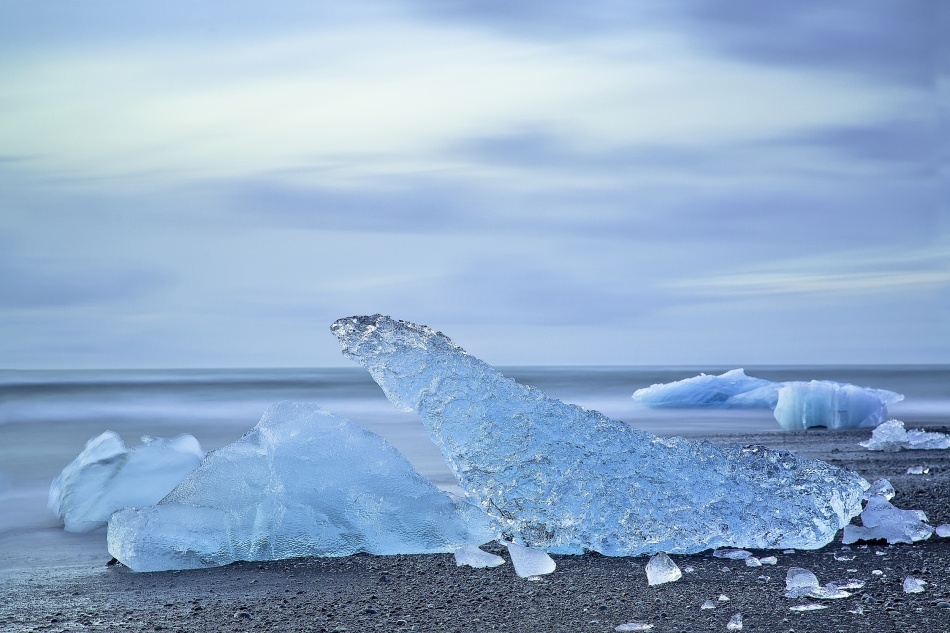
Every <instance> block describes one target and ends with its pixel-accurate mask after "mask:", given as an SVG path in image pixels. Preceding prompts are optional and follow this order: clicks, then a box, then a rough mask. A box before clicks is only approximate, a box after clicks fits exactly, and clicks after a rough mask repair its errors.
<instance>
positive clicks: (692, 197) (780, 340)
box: [0, 0, 950, 369]
mask: <svg viewBox="0 0 950 633" xmlns="http://www.w3.org/2000/svg"><path fill="white" fill-rule="evenodd" d="M940 4H941V3H940V2H939V1H938V0H929V1H921V0H861V1H860V2H858V1H853V0H847V1H843V2H836V3H826V2H823V1H816V0H807V1H803V0H772V1H770V2H738V1H736V0H704V1H699V0H696V1H687V0H669V1H665V2H657V3H653V2H642V3H630V2H620V1H615V0H588V1H587V2H574V1H571V2H567V1H562V0H545V1H544V2H541V1H538V0H507V1H504V2H501V1H496V0H480V1H474V0H472V1H468V0H432V1H424V0H389V1H387V2H369V1H364V0H351V1H348V2H345V3H341V2H322V1H316V0H308V1H294V0H288V1H285V2H259V1H251V0H228V1H223V0H222V1H207V0H205V1H202V0H188V1H182V0H166V1H165V2H161V3H155V2H145V1H140V0H89V1H86V2H80V1H79V0H50V1H48V2H22V1H11V0H0V368H7V369H41V368H50V369H53V368H57V369H60V368H63V369H65V368H68V369H83V368H89V369H95V368H126V367H129V368H131V367H141V368H149V367H156V368H175V367H309V366H346V365H348V364H349V363H348V362H347V361H346V360H345V359H343V358H342V356H341V355H340V352H339V345H338V343H337V342H336V340H335V339H334V338H333V336H332V335H331V334H330V332H329V325H330V324H331V323H332V322H333V321H334V320H335V319H337V318H341V317H345V316H350V315H354V314H373V313H383V314H389V315H391V316H393V317H396V318H401V319H406V320H410V321H415V322H419V323H425V324H427V325H430V326H432V327H433V328H436V329H438V330H441V331H443V332H445V333H446V334H448V335H449V336H450V337H451V338H452V339H453V340H454V341H455V342H456V343H458V344H459V345H461V346H462V347H464V348H465V349H467V350H468V351H469V352H471V353H473V354H475V355H476V356H478V357H480V358H482V359H484V360H486V361H488V362H490V363H494V364H500V365H545V364H556V365H574V364H576V365H715V366H736V367H738V366H744V365H762V364H865V363H875V364H881V363H950V205H948V200H950V186H948V168H947V156H948V152H947V143H946V139H947V138H948V131H950V130H948V125H947V121H948V119H947V116H946V114H947V103H948V100H950V99H948V91H947V87H948V85H950V84H948V81H947V68H948V54H947V51H946V48H943V49H941V48H940V40H941V39H942V38H941V37H940V33H941V32H943V33H946V29H942V28H941V24H942V25H946V24H947V23H948V16H947V15H945V14H946V12H947V9H946V8H941V6H940ZM939 11H943V12H944V15H938V12H939Z"/></svg>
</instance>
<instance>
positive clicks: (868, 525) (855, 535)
mask: <svg viewBox="0 0 950 633" xmlns="http://www.w3.org/2000/svg"><path fill="white" fill-rule="evenodd" d="M926 520H927V516H926V515H925V514H924V513H923V512H921V511H920V510H901V509H898V508H895V507H894V506H893V505H891V503H890V502H889V501H888V500H887V499H886V498H884V496H883V495H876V496H874V497H871V498H870V499H868V503H867V506H865V508H864V511H863V512H861V522H862V523H863V524H864V526H863V527H861V526H857V525H846V526H845V528H844V536H843V538H842V541H843V542H844V543H855V542H857V541H873V540H878V539H882V540H885V541H887V542H888V543H891V544H893V543H913V542H914V541H921V540H924V539H928V538H930V535H931V534H933V528H932V527H930V526H929V525H927V524H926V523H924V521H926Z"/></svg>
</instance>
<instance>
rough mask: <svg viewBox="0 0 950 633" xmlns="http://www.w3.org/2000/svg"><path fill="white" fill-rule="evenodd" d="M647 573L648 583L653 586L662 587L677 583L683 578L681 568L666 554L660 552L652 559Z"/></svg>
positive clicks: (648, 564)
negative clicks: (664, 584) (668, 583)
mask: <svg viewBox="0 0 950 633" xmlns="http://www.w3.org/2000/svg"><path fill="white" fill-rule="evenodd" d="M646 572H647V583H648V584H650V585H651V586H652V585H662V584H663V583H665V582H675V581H677V580H679V579H680V578H682V577H683V573H682V572H681V571H680V568H679V567H677V566H676V563H674V562H673V561H672V560H671V559H670V557H669V556H667V555H666V554H665V553H664V552H660V553H659V554H657V555H656V556H654V557H653V558H651V559H650V561H649V562H648V563H647V566H646Z"/></svg>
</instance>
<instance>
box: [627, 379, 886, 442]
mask: <svg viewBox="0 0 950 633" xmlns="http://www.w3.org/2000/svg"><path fill="white" fill-rule="evenodd" d="M633 399H634V400H635V401H636V402H637V403H639V404H641V405H643V406H647V407H652V408H721V409H773V410H774V413H773V414H774V416H775V419H776V421H777V422H778V423H779V426H781V427H782V428H783V429H785V430H788V431H793V430H802V429H806V428H809V427H814V426H823V427H826V428H829V429H844V428H856V427H868V426H876V425H878V424H880V423H881V422H883V421H884V420H885V419H886V418H887V407H888V405H890V404H894V403H896V402H900V401H901V400H903V399H904V396H902V395H901V394H899V393H894V392H893V391H887V390H884V389H871V388H867V387H857V386H855V385H849V384H846V383H839V382H834V381H831V380H812V381H811V382H798V381H792V382H772V381H769V380H763V379H761V378H753V377H751V376H747V375H746V373H745V371H744V370H742V369H733V370H731V371H727V372H726V373H724V374H721V375H719V376H707V375H706V374H700V375H699V376H694V377H692V378H686V379H684V380H678V381H676V382H671V383H661V384H656V385H652V386H650V387H645V388H643V389H638V390H637V391H635V392H634V394H633Z"/></svg>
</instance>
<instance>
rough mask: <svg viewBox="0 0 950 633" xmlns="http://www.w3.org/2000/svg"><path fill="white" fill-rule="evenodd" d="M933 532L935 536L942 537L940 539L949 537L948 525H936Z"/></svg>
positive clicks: (949, 529)
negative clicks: (935, 533)
mask: <svg viewBox="0 0 950 633" xmlns="http://www.w3.org/2000/svg"><path fill="white" fill-rule="evenodd" d="M935 531H936V532H937V536H939V537H942V538H947V537H948V536H950V523H943V524H941V525H938V526H937V529H936V530H935Z"/></svg>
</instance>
